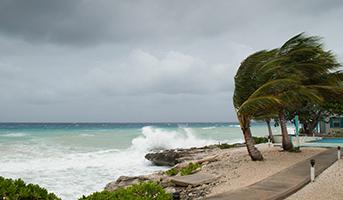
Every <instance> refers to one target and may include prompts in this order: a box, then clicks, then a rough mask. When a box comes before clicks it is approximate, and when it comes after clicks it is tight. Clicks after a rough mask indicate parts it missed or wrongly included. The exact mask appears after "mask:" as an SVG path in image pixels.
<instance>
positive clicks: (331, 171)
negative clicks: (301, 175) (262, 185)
mask: <svg viewBox="0 0 343 200" xmlns="http://www.w3.org/2000/svg"><path fill="white" fill-rule="evenodd" d="M329 199H330V200H342V199H343V159H341V160H339V161H337V162H336V163H334V164H333V165H332V166H330V167H329V168H328V169H326V170H325V171H324V172H323V173H322V174H320V175H319V176H318V177H317V178H316V179H315V182H313V183H310V184H308V185H306V186H305V187H304V188H302V189H301V190H299V191H298V192H296V193H295V194H293V195H291V196H290V197H288V198H287V199H286V200H329Z"/></svg>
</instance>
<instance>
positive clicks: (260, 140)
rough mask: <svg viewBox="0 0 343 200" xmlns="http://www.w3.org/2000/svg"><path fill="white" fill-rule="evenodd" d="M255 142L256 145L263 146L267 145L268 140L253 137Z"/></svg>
mask: <svg viewBox="0 0 343 200" xmlns="http://www.w3.org/2000/svg"><path fill="white" fill-rule="evenodd" d="M252 138H253V139H254V141H255V144H262V143H267V142H268V138H266V137H252Z"/></svg>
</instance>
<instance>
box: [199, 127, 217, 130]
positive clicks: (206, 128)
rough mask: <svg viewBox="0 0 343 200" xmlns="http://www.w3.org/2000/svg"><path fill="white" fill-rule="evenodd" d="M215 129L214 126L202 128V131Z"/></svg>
mask: <svg viewBox="0 0 343 200" xmlns="http://www.w3.org/2000/svg"><path fill="white" fill-rule="evenodd" d="M215 128H217V127H215V126H210V127H204V128H202V129H203V130H211V129H215Z"/></svg>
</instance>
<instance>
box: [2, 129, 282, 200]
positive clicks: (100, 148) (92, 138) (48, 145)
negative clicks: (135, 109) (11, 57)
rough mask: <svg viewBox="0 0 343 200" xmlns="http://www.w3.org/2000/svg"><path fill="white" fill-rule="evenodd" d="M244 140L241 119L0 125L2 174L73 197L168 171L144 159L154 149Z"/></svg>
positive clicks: (259, 133)
mask: <svg viewBox="0 0 343 200" xmlns="http://www.w3.org/2000/svg"><path fill="white" fill-rule="evenodd" d="M252 131H253V134H254V135H256V136H264V135H267V128H266V126H265V125H264V124H253V125H252ZM274 132H275V133H278V132H279V129H278V128H274ZM242 141H243V137H242V133H241V132H240V128H239V125H238V124H237V123H0V176H4V177H8V178H22V179H23V180H25V181H26V182H30V183H36V184H40V185H41V186H43V187H46V188H47V189H48V190H49V191H51V192H55V193H56V194H57V195H59V196H60V197H62V199H66V200H71V199H77V198H78V197H81V196H82V195H83V194H85V195H87V194H89V193H92V192H95V191H99V190H102V189H103V188H104V186H105V185H106V184H107V183H108V182H110V181H113V180H115V179H116V178H118V177H119V176H120V175H127V176H131V175H139V174H147V173H151V172H154V171H157V170H163V169H166V168H164V167H156V166H152V165H151V164H150V162H149V161H147V160H145V159H144V155H145V154H146V153H147V152H149V151H152V150H154V149H167V148H187V147H199V146H204V145H208V144H215V143H219V142H221V143H223V142H228V143H236V142H242Z"/></svg>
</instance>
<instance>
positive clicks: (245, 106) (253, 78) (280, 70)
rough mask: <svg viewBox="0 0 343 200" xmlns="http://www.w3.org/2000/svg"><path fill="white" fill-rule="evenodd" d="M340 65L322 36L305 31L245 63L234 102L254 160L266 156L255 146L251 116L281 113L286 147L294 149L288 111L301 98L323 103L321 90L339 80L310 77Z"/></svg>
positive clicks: (302, 100)
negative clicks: (315, 80)
mask: <svg viewBox="0 0 343 200" xmlns="http://www.w3.org/2000/svg"><path fill="white" fill-rule="evenodd" d="M337 66H338V63H337V62H336V60H335V57H334V56H333V54H332V53H331V52H330V51H324V50H323V45H322V44H321V43H320V38H318V37H313V36H310V37H307V36H305V35H304V34H299V35H297V36H295V37H293V38H291V39H290V40H288V41H287V42H286V43H285V44H284V45H283V46H282V47H281V48H280V49H273V50H270V51H267V50H263V51H259V52H256V53H254V54H252V55H250V56H249V57H247V58H246V59H245V60H244V61H243V62H242V63H241V65H240V67H239V69H238V71H237V74H236V76H235V91H234V96H233V102H234V107H235V109H236V112H237V116H238V119H239V122H240V125H241V129H242V132H243V134H244V138H245V142H246V145H247V149H248V152H249V155H250V156H251V158H252V160H262V159H263V157H262V155H261V153H260V152H259V151H258V150H257V149H256V147H255V146H254V142H253V140H252V136H251V130H250V120H251V119H256V118H261V117H263V116H266V115H268V114H269V115H277V116H278V118H279V122H280V127H281V132H282V146H283V149H284V150H291V149H292V143H291V141H290V138H289V136H288V132H287V126H286V122H287V121H286V111H287V110H289V108H290V107H294V106H295V105H298V104H299V102H304V101H308V102H312V103H320V102H321V101H322V95H321V94H320V91H321V90H324V89H326V90H328V88H330V90H332V89H333V87H334V86H333V85H334V83H335V82H334V81H331V82H330V84H325V85H323V84H318V83H313V81H308V80H309V79H310V78H309V77H311V76H318V77H322V75H323V74H329V73H330V70H332V69H335V68H337ZM336 83H337V82H336ZM266 111H268V113H266Z"/></svg>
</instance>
